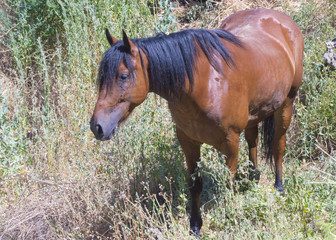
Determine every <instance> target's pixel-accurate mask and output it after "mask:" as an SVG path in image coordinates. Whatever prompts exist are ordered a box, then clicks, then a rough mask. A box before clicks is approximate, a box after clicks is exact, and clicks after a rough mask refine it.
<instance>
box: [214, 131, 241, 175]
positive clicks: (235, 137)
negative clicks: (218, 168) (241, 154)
mask: <svg viewBox="0 0 336 240" xmlns="http://www.w3.org/2000/svg"><path fill="white" fill-rule="evenodd" d="M239 135H240V133H236V132H234V131H231V132H229V133H228V134H227V137H226V140H225V142H223V143H222V145H221V147H220V149H219V150H220V152H221V153H223V154H224V155H225V157H226V165H227V166H228V168H229V169H230V172H231V174H232V181H233V182H234V180H235V177H236V171H237V163H238V150H239Z"/></svg>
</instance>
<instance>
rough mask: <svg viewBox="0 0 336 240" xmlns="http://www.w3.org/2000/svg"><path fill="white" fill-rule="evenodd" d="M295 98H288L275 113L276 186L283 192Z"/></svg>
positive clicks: (274, 154) (274, 151)
mask: <svg viewBox="0 0 336 240" xmlns="http://www.w3.org/2000/svg"><path fill="white" fill-rule="evenodd" d="M293 102H294V98H287V99H286V101H285V102H284V104H283V105H282V106H281V108H280V109H278V110H277V111H275V113H274V125H275V129H274V139H273V146H272V148H273V156H274V163H275V187H276V189H277V190H278V191H280V192H283V191H284V189H283V186H282V162H283V156H284V154H285V147H286V132H287V129H288V128H289V125H290V122H291V117H292V111H293Z"/></svg>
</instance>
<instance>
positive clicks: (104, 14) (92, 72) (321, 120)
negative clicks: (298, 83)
mask: <svg viewBox="0 0 336 240" xmlns="http://www.w3.org/2000/svg"><path fill="white" fill-rule="evenodd" d="M259 7H266V8H273V9H277V10H280V11H283V12H285V13H287V14H288V15H290V16H291V17H292V18H293V19H294V20H295V21H296V22H297V24H298V25H299V26H300V28H301V30H302V32H303V34H304V38H305V58H304V79H303V84H302V87H301V89H300V93H299V97H298V99H297V102H296V108H295V114H294V116H293V123H292V126H291V129H290V131H289V133H288V135H287V136H288V147H287V152H286V156H285V164H284V165H285V173H284V183H285V188H286V192H285V194H283V195H280V194H279V193H277V192H275V191H274V188H273V182H274V180H273V179H274V176H273V172H272V170H271V169H270V168H269V167H267V166H266V164H265V163H264V162H263V161H262V162H261V166H260V170H261V173H262V177H261V180H260V183H259V184H258V185H256V184H254V183H251V182H248V181H247V180H246V179H245V178H244V173H245V171H246V167H247V165H248V164H247V161H246V159H247V156H248V154H247V149H246V144H245V142H244V141H242V142H241V151H240V167H239V172H240V173H241V176H242V177H241V180H239V181H237V186H238V188H239V189H240V190H242V191H239V192H238V193H233V192H232V191H231V190H229V189H226V181H227V176H228V174H227V169H226V167H225V164H224V161H225V160H224V157H223V156H221V155H220V154H218V153H217V152H216V151H214V150H213V149H212V148H211V147H209V146H204V147H203V148H202V157H201V158H202V161H201V164H200V166H199V167H200V171H201V172H202V174H203V176H204V178H205V187H204V191H203V195H202V202H203V206H202V215H203V219H204V226H203V228H202V239H222V238H223V237H225V238H226V239H307V238H308V239H335V238H336V129H335V128H336V94H335V89H336V71H332V70H331V69H330V68H329V67H326V66H324V63H323V58H322V56H323V54H324V52H325V49H326V47H325V43H326V42H327V41H330V40H331V39H332V38H335V36H336V29H335V28H336V15H335V11H336V2H335V1H334V0H325V1H322V0H311V1H308V0H307V1H305V0H297V1H294V0H290V1H282V0H253V1H248V0H237V1H233V0H216V1H210V0H208V1H205V0H204V1H182V0H181V1H173V2H171V1H168V0H135V1H127V0H118V1H109V0H94V1H89V0H83V1H76V0H67V1H64V0H55V1H53V0H43V1H38V0H4V1H2V2H0V56H1V65H0V92H1V96H0V239H6V240H7V239H193V237H192V236H190V235H189V220H188V209H189V205H188V188H187V184H186V170H185V166H184V160H183V154H182V151H181V148H180V146H179V144H178V141H177V139H176V136H175V129H174V124H173V122H172V120H171V117H170V115H169V113H168V110H167V106H166V102H165V101H164V100H162V99H159V98H158V97H155V96H153V95H151V94H150V95H149V96H148V99H147V100H146V101H145V102H144V103H143V104H142V105H141V106H140V107H138V109H136V110H135V112H134V114H133V115H132V117H131V118H130V119H129V120H128V122H127V123H126V124H125V126H124V127H123V128H122V129H121V130H120V131H119V132H118V134H117V136H116V137H115V138H114V139H113V141H109V142H98V141H96V140H95V139H94V137H93V134H92V133H91V132H90V129H89V119H90V117H91V113H92V110H93V107H94V104H95V100H96V94H97V92H96V88H95V79H96V74H97V70H98V65H99V62H100V59H101V57H102V55H103V52H104V51H105V50H106V49H107V48H108V43H107V41H106V39H105V36H104V30H105V28H106V27H108V28H109V29H110V30H111V32H112V33H113V35H114V36H116V37H118V38H120V37H121V29H125V30H126V32H127V33H128V34H129V36H131V37H133V38H139V37H149V36H152V35H154V34H156V33H157V32H160V31H163V32H167V33H169V32H172V31H176V30H180V29H184V28H191V27H204V28H216V27H218V26H219V24H220V22H221V21H222V20H223V19H224V18H225V17H227V16H228V15H230V14H232V13H234V12H236V11H238V10H243V9H247V8H259ZM261 157H262V155H261ZM243 190H244V191H243Z"/></svg>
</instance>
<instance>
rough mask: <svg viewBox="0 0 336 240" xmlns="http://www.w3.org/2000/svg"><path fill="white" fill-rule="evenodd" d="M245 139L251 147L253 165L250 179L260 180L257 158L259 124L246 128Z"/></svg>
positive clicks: (250, 153) (250, 156)
mask: <svg viewBox="0 0 336 240" xmlns="http://www.w3.org/2000/svg"><path fill="white" fill-rule="evenodd" d="M245 139H246V141H247V144H248V148H249V160H250V162H251V167H250V170H249V179H250V180H256V181H259V179H260V172H259V171H258V170H257V168H258V160H257V146H258V125H255V126H253V127H250V128H247V129H245Z"/></svg>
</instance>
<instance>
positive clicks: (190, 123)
mask: <svg viewBox="0 0 336 240" xmlns="http://www.w3.org/2000/svg"><path fill="white" fill-rule="evenodd" d="M169 109H170V111H171V115H172V117H173V120H174V122H175V123H176V126H177V127H178V128H179V129H181V130H182V131H183V132H184V133H185V134H186V135H187V136H188V137H190V138H191V139H193V140H194V141H197V142H202V143H206V144H209V145H212V146H215V147H219V146H220V144H221V142H222V141H223V139H225V135H226V134H225V131H224V130H223V129H222V128H221V127H220V126H219V124H218V123H216V121H215V120H214V119H212V118H211V117H210V116H208V115H206V114H205V113H203V112H202V111H201V110H200V109H198V108H195V107H191V106H188V105H187V106H185V105H175V104H169Z"/></svg>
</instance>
